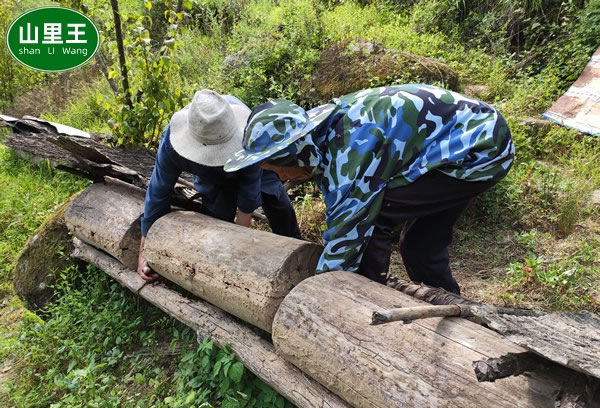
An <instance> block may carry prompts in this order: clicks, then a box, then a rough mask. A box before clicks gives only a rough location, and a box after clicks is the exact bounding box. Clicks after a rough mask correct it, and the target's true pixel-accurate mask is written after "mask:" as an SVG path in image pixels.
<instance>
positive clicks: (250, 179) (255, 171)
mask: <svg viewBox="0 0 600 408" xmlns="http://www.w3.org/2000/svg"><path fill="white" fill-rule="evenodd" d="M261 177H262V169H261V168H260V167H258V166H257V165H254V166H250V167H246V168H245V169H241V170H239V172H238V199H237V200H238V202H237V206H238V209H237V219H236V223H237V224H238V225H242V226H244V227H249V226H250V223H251V221H252V212H254V210H256V209H257V208H258V207H260V205H261V204H262V200H261V195H260V187H261Z"/></svg>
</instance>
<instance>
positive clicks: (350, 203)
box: [244, 85, 514, 273]
mask: <svg viewBox="0 0 600 408" xmlns="http://www.w3.org/2000/svg"><path fill="white" fill-rule="evenodd" d="M278 106H280V108H278ZM289 106H290V103H289V102H287V101H284V100H278V101H273V102H270V103H268V104H265V107H270V110H271V111H274V112H276V113H275V115H277V112H279V110H281V117H282V118H283V119H285V118H286V117H287V118H288V119H287V120H282V121H276V122H277V123H273V124H271V125H269V124H267V123H265V124H261V123H260V121H257V122H259V123H258V124H257V125H256V126H255V127H254V128H253V129H250V130H251V131H252V132H253V133H252V134H251V135H250V136H253V135H254V132H255V133H256V134H257V135H261V136H260V137H257V138H256V140H253V142H254V144H255V146H258V147H255V150H256V152H255V153H252V152H250V153H247V156H246V157H245V158H244V160H253V159H254V160H255V157H260V156H261V155H265V154H266V153H265V152H268V151H269V150H270V151H271V152H276V153H274V154H273V153H269V158H268V161H269V162H271V163H273V164H279V165H288V166H289V165H297V164H298V165H300V166H310V167H314V168H315V170H314V172H313V174H314V175H315V181H316V182H317V183H318V184H319V186H320V188H321V190H322V192H323V197H324V199H325V204H326V206H327V212H326V221H327V231H326V232H325V234H324V235H323V243H324V245H325V251H324V252H323V255H322V256H321V259H320V260H319V263H318V265H317V273H320V272H326V271H332V270H346V271H353V272H354V271H356V270H357V269H358V267H359V265H360V261H361V258H362V254H363V252H364V250H365V248H366V245H367V243H368V241H369V238H370V237H371V235H372V233H373V228H374V225H373V222H374V220H375V218H376V217H377V215H378V214H379V211H380V209H381V205H382V202H383V195H384V192H385V190H386V189H388V188H398V187H402V186H405V185H408V184H409V183H412V182H414V181H416V180H418V178H419V177H421V176H422V175H423V174H425V173H427V172H428V171H432V170H437V171H441V172H443V173H445V174H447V175H448V176H451V177H455V178H458V179H462V180H466V181H470V182H477V181H496V180H499V179H501V178H502V177H503V176H505V175H506V173H507V172H508V170H509V168H510V166H511V164H512V161H513V158H514V146H513V143H512V140H511V137H510V131H509V129H508V126H507V125H506V122H505V121H504V119H503V118H502V116H501V115H500V114H499V113H498V112H497V111H496V110H495V109H494V108H492V107H491V106H489V105H487V104H485V103H483V102H480V101H477V100H474V99H470V98H468V97H466V96H463V95H460V94H458V93H454V92H451V91H447V90H445V89H441V88H437V87H433V86H428V85H401V86H390V87H383V88H375V89H366V90H363V91H359V92H355V93H352V94H349V95H345V96H342V97H340V98H335V99H333V100H332V102H331V103H330V104H327V105H323V106H321V107H319V108H315V109H313V110H312V111H310V112H309V115H311V114H314V115H316V116H317V115H318V114H319V113H320V112H324V113H325V114H327V117H326V119H325V120H323V121H322V122H321V123H320V124H319V125H318V126H317V127H316V128H315V129H313V130H312V131H311V132H310V133H308V134H307V135H305V136H302V137H300V138H298V139H297V140H294V141H293V142H292V143H291V144H290V145H289V146H286V147H285V148H284V146H283V144H282V143H281V139H285V138H286V137H287V135H288V133H287V132H288V131H290V129H292V128H291V127H290V123H292V124H293V123H294V121H293V120H292V118H293V115H296V116H301V114H302V112H304V111H303V110H302V112H300V111H301V108H299V107H297V106H296V105H293V106H296V109H295V110H293V111H290V113H285V112H287V109H289ZM265 107H263V108H265ZM296 111H298V112H296ZM329 112H330V113H329ZM253 114H254V113H253ZM304 115H306V114H305V113H304ZM263 126H268V128H266V127H263ZM279 128H281V130H278V129H279ZM265 129H268V132H267V131H265ZM286 129H287V130H286ZM269 132H275V133H279V132H284V133H281V135H279V136H278V135H275V136H271V137H268V136H267V135H268V134H269ZM250 139H252V137H251V138H250ZM245 147H246V149H249V148H250V147H247V146H245Z"/></svg>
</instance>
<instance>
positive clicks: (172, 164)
mask: <svg viewBox="0 0 600 408" xmlns="http://www.w3.org/2000/svg"><path fill="white" fill-rule="evenodd" d="M168 136H169V127H168V126H167V128H166V129H165V131H164V132H163V136H162V140H161V143H160V146H159V148H158V152H157V154H156V163H155V165H154V170H153V171H152V176H151V178H150V184H149V185H148V189H147V190H146V200H145V204H144V215H143V216H142V219H141V221H140V222H141V232H142V240H141V242H140V249H139V255H138V270H137V272H138V274H139V275H140V277H141V278H142V279H144V280H146V281H150V282H151V281H154V280H156V279H158V275H157V274H156V273H154V272H152V271H151V270H150V268H149V267H148V263H147V262H146V260H145V259H144V257H143V255H142V249H143V247H144V241H145V237H146V235H147V234H148V230H149V229H150V227H151V226H152V224H153V223H154V222H155V221H156V220H157V219H158V218H160V217H162V216H163V215H165V214H167V213H168V212H169V210H170V208H171V195H172V193H173V187H174V186H175V183H176V182H177V179H178V178H179V175H180V174H181V167H180V165H179V163H178V160H177V153H176V152H175V151H174V150H173V148H172V147H171V146H170V143H169V141H168Z"/></svg>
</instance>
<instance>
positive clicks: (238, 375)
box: [228, 361, 244, 384]
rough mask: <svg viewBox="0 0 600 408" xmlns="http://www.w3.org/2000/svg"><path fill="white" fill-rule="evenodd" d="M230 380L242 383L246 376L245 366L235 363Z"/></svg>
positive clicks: (230, 373) (231, 369) (231, 368)
mask: <svg viewBox="0 0 600 408" xmlns="http://www.w3.org/2000/svg"><path fill="white" fill-rule="evenodd" d="M228 374H229V378H231V380H232V381H233V382H235V383H238V384H239V383H240V381H242V376H243V375H244V365H243V364H242V363H240V362H239V361H238V362H237V363H234V364H233V365H232V366H231V367H230V368H229V373H228Z"/></svg>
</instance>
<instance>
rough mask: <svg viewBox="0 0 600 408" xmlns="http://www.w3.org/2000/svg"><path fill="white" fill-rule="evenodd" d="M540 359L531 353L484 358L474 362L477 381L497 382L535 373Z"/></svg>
mask: <svg viewBox="0 0 600 408" xmlns="http://www.w3.org/2000/svg"><path fill="white" fill-rule="evenodd" d="M540 364H541V363H540V358H539V357H536V356H535V355H534V354H532V353H530V352H526V353H519V354H512V353H511V354H507V355H505V356H501V357H493V358H484V359H482V360H477V361H474V362H473V370H474V371H475V376H476V377H477V381H480V382H485V381H491V382H493V381H496V380H499V379H501V378H506V377H511V376H513V375H519V374H522V373H524V372H526V371H533V370H535V369H536V368H537V367H538V366H539V365H540Z"/></svg>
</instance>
